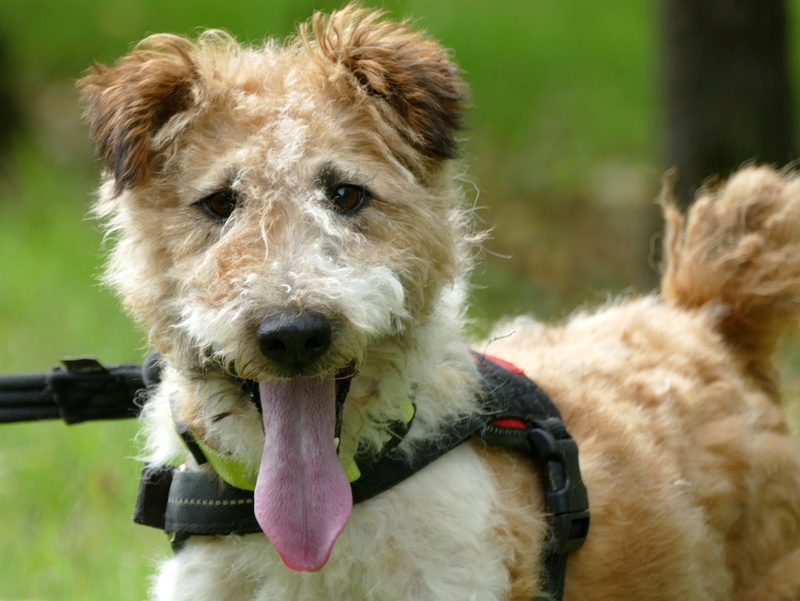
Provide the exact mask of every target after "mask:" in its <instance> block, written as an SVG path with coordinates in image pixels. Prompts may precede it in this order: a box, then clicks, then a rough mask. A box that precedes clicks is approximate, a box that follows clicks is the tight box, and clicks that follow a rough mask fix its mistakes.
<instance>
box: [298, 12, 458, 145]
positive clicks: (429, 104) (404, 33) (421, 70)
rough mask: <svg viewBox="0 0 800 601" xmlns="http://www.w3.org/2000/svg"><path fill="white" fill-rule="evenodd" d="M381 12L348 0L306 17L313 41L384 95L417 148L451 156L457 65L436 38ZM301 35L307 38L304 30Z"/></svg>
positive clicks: (368, 87)
mask: <svg viewBox="0 0 800 601" xmlns="http://www.w3.org/2000/svg"><path fill="white" fill-rule="evenodd" d="M382 16H383V14H382V13H381V12H380V11H371V10H367V9H362V8H358V7H355V6H353V5H350V6H348V7H346V8H345V9H343V10H341V11H337V12H334V13H332V14H331V15H330V17H328V16H327V15H324V14H322V13H317V14H315V15H314V17H313V18H312V21H311V27H312V30H313V34H314V40H315V41H316V44H315V47H316V49H318V51H319V52H321V53H322V54H323V56H324V57H325V58H326V59H328V60H330V61H333V62H334V63H337V64H340V65H343V66H344V67H345V68H346V69H347V70H348V71H349V72H350V73H352V75H354V76H355V79H356V81H357V82H358V84H359V85H361V86H363V87H364V88H365V89H366V90H367V91H368V93H369V94H371V95H373V96H376V97H378V98H380V99H382V100H383V101H385V102H386V103H387V104H388V106H389V107H390V109H391V112H392V113H393V119H392V120H393V121H394V125H395V126H396V127H397V128H398V129H399V130H400V131H401V133H402V134H403V135H404V136H405V137H406V138H407V139H408V140H409V141H410V142H411V143H412V144H413V145H414V146H415V147H416V148H417V149H418V150H420V151H421V152H423V153H424V154H425V155H427V156H429V157H431V158H437V159H451V158H454V157H455V156H456V141H455V133H456V131H458V129H460V127H461V119H462V117H463V114H464V110H465V104H466V99H467V86H466V84H465V83H464V81H463V80H462V79H461V76H460V71H459V68H458V67H457V66H456V65H455V64H454V63H453V62H452V61H451V60H450V58H449V56H448V52H447V51H446V50H445V49H444V48H443V47H442V46H441V45H439V44H438V43H437V42H435V41H433V40H431V39H429V38H428V37H426V36H425V35H423V34H421V33H419V32H416V31H414V30H412V29H411V28H410V27H409V26H408V25H407V24H406V23H396V22H392V21H382V20H381V17H382ZM301 37H303V38H305V41H306V42H308V38H309V36H308V35H307V34H306V33H305V32H302V33H301ZM310 45H311V44H309V46H310Z"/></svg>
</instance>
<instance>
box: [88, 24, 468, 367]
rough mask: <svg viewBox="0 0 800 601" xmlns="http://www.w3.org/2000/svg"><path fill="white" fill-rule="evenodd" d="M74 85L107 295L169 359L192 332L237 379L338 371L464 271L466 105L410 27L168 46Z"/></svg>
mask: <svg viewBox="0 0 800 601" xmlns="http://www.w3.org/2000/svg"><path fill="white" fill-rule="evenodd" d="M80 85H81V87H82V90H83V95H84V99H85V102H86V107H87V108H86V119H87V121H88V123H89V125H90V128H91V137H92V140H93V142H94V144H95V147H96V149H97V152H98V154H99V156H100V157H101V158H102V160H103V162H104V163H105V166H106V169H107V178H106V182H105V184H104V186H103V189H102V192H101V199H100V202H99V206H98V210H99V212H100V214H101V215H103V216H105V217H107V218H108V221H109V223H110V227H111V229H112V230H114V231H116V233H117V234H118V238H119V239H118V244H117V248H116V251H115V253H114V256H113V258H112V264H111V267H110V270H109V277H110V280H111V281H112V283H113V284H114V285H115V286H116V287H117V288H118V289H119V290H120V292H121V294H122V296H123V298H124V300H125V303H126V306H127V307H128V308H129V309H130V310H131V311H132V313H133V314H134V315H136V316H137V317H139V318H140V319H141V320H142V321H143V322H144V323H145V325H146V326H147V327H148V328H149V329H150V331H151V334H152V335H153V338H154V341H155V342H156V344H157V345H159V346H160V347H162V349H163V350H164V351H167V352H168V351H170V350H175V349H173V348H170V347H174V346H176V343H177V337H178V336H179V332H182V333H185V334H186V335H187V339H186V340H189V341H191V343H194V344H197V345H200V346H201V347H202V349H201V350H202V351H203V352H208V351H211V352H212V353H213V354H215V355H216V356H219V357H224V358H225V359H226V361H228V362H230V361H235V362H236V367H237V369H238V370H240V371H241V372H242V373H243V374H244V375H251V376H258V375H264V373H265V372H270V373H272V374H273V375H278V376H287V375H294V372H301V373H305V372H308V373H313V372H318V371H326V370H327V371H332V370H336V369H338V368H340V367H342V365H341V363H342V362H345V361H346V362H349V361H352V360H353V359H358V358H360V357H357V356H352V355H353V354H354V353H355V354H358V351H359V350H360V349H359V347H360V346H363V341H361V340H349V341H347V340H344V339H341V338H340V337H339V336H338V334H339V333H340V332H345V331H347V332H350V333H352V335H353V336H355V335H356V334H363V335H365V336H366V337H367V338H369V337H370V336H373V335H375V334H387V333H392V332H396V331H397V330H398V329H401V328H403V327H404V326H405V324H406V323H407V321H408V320H409V319H414V318H418V317H420V316H424V315H425V314H426V312H427V311H428V310H429V309H430V303H431V302H433V301H434V300H435V299H436V297H437V294H438V291H439V290H440V289H441V288H442V286H446V285H447V284H448V283H449V282H450V281H451V280H452V278H453V276H454V274H455V273H457V272H459V271H461V270H463V268H464V264H463V253H462V252H461V251H462V249H460V248H459V247H458V245H459V241H458V240H459V237H463V232H460V231H457V228H458V226H459V224H458V223H456V222H457V221H458V217H457V216H456V215H455V214H454V212H453V209H454V206H455V205H456V203H457V199H455V198H454V195H455V192H454V190H453V186H452V182H451V180H450V177H449V174H447V173H446V172H447V170H446V168H445V167H446V164H447V163H448V162H449V159H452V158H453V157H454V155H455V140H454V134H455V132H456V131H457V129H458V127H459V123H460V118H461V116H462V111H463V105H464V97H465V87H464V84H463V82H462V81H461V79H460V77H459V75H458V70H457V68H456V67H455V66H454V64H453V63H451V62H450V60H449V59H448V56H447V53H446V52H445V50H444V49H442V48H441V47H440V46H439V45H438V44H437V43H435V42H433V41H431V40H429V39H427V38H426V37H425V36H423V35H421V34H419V33H416V32H413V31H411V30H409V29H408V27H406V26H405V25H404V24H397V23H392V22H387V21H382V20H381V19H380V14H379V13H375V12H368V11H365V10H362V9H355V8H347V9H345V10H343V11H340V12H337V13H334V14H333V15H331V16H330V17H326V16H324V15H320V14H318V15H316V16H315V17H314V19H313V20H312V22H311V23H310V25H309V26H302V27H301V30H300V34H299V35H298V36H297V38H296V39H292V40H290V41H289V42H288V43H287V44H284V45H279V44H275V43H267V44H265V45H264V46H263V47H261V48H249V47H244V46H241V45H239V44H238V43H237V42H235V41H234V40H233V39H231V38H230V37H229V36H227V35H225V34H223V33H220V32H207V33H205V34H203V35H201V36H200V38H199V39H198V40H197V41H195V42H192V41H189V40H187V39H184V38H180V37H177V36H171V35H157V36H153V37H150V38H148V39H146V40H144V41H143V42H142V43H141V44H140V45H139V46H138V47H137V48H136V49H135V50H134V51H133V52H132V53H131V54H129V55H128V56H126V57H124V58H122V59H121V60H120V61H119V62H118V63H117V64H116V65H115V66H114V67H111V68H109V67H105V66H100V65H96V66H95V67H94V68H93V69H92V71H91V73H90V74H89V75H88V76H86V77H85V78H84V79H83V80H81V82H80ZM301 314H303V315H305V316H306V317H305V318H303V319H302V320H301V323H296V324H292V323H290V322H292V321H293V319H294V318H295V317H296V316H298V315H301ZM325 321H327V322H328V323H327V324H324V323H323V322H325ZM281 323H285V324H286V327H288V328H289V329H290V330H291V329H294V330H298V331H300V332H305V331H306V330H309V331H312V332H318V333H317V336H316V337H317V338H318V343H319V344H317V345H316V346H317V347H318V348H319V349H321V348H322V347H323V346H325V342H326V341H327V339H328V338H329V337H331V341H330V345H328V350H327V352H326V353H324V360H323V359H321V358H320V359H319V360H318V361H322V363H318V361H316V360H315V361H316V362H314V363H313V365H311V364H309V363H308V361H303V360H302V358H298V357H296V356H291V357H290V356H289V355H291V353H288V354H287V355H285V356H284V357H285V358H286V361H282V359H281V357H280V356H279V353H278V351H277V350H276V349H277V348H278V347H279V346H280V343H279V342H278V341H276V340H274V338H275V337H276V336H277V337H280V331H281V327H282V326H281ZM329 328H331V329H332V333H331V334H330V336H329V333H328V329H329ZM323 330H324V332H323ZM262 334H263V336H262ZM186 340H184V339H181V340H180V343H179V344H180V346H181V347H182V348H186V346H187V341H186ZM362 350H363V349H362ZM264 351H266V353H264ZM265 354H266V359H267V360H266V361H265V360H264V359H265V357H264V355H265ZM312 354H313V353H312ZM309 356H310V355H309ZM287 362H288V363H287Z"/></svg>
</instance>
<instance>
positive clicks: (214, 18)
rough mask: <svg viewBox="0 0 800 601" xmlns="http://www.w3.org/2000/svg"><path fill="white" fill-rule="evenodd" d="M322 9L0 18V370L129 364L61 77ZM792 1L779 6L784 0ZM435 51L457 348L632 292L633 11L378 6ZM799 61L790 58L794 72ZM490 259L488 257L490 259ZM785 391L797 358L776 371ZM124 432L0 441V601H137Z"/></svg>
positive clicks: (42, 7)
mask: <svg viewBox="0 0 800 601" xmlns="http://www.w3.org/2000/svg"><path fill="white" fill-rule="evenodd" d="M339 4H340V3H339V2H330V1H324V2H323V1H313V0H305V1H302V0H294V1H292V2H289V1H288V0H286V1H276V0H270V1H269V2H258V3H220V2H218V1H217V0H193V1H192V2H188V0H180V1H176V2H171V3H164V2H157V1H156V0H142V1H141V2H137V3H113V2H111V3H109V2H105V1H101V0H75V1H73V2H55V1H53V0H30V1H28V2H4V3H0V33H2V34H3V35H5V36H6V38H7V42H8V44H9V47H10V49H11V52H12V57H13V59H14V67H15V68H14V70H13V72H12V73H11V77H14V78H15V81H16V85H15V89H18V90H19V98H20V101H21V103H22V106H23V108H24V109H25V111H26V117H27V120H28V122H29V123H30V124H31V128H30V129H29V131H28V132H27V135H26V136H25V137H24V139H21V140H19V141H18V142H17V143H16V145H15V146H14V147H13V148H12V150H11V152H10V154H9V155H8V156H5V157H3V159H2V162H0V257H1V258H0V373H3V372H5V373H14V372H23V371H39V370H46V369H48V368H50V367H51V366H52V365H54V364H55V363H57V361H58V359H59V358H60V357H61V356H65V355H75V354H95V355H97V356H98V357H99V358H100V359H101V360H103V361H105V362H109V363H117V362H123V361H138V360H139V359H140V357H141V355H142V353H143V350H144V349H143V343H142V339H141V336H140V335H139V334H138V333H137V332H136V331H135V328H134V327H133V326H132V324H131V323H130V321H129V320H128V318H126V317H125V316H124V315H123V313H122V311H121V310H120V309H119V306H118V302H117V300H116V299H115V298H114V296H113V295H112V294H111V293H110V292H109V291H108V290H106V289H104V288H102V287H101V286H100V285H99V284H98V283H97V276H98V274H99V273H100V271H101V266H102V263H103V254H104V253H103V250H102V246H103V244H102V236H101V234H100V232H99V231H98V228H97V225H96V223H94V222H93V221H91V220H89V219H86V213H87V209H88V206H89V203H90V200H91V197H92V194H93V189H94V187H95V183H96V177H97V176H96V166H95V165H93V163H92V161H91V159H90V156H89V150H88V145H87V143H86V141H85V132H84V130H83V127H82V126H81V125H80V124H79V119H78V114H79V110H78V107H77V98H76V96H75V94H74V92H73V91H72V81H73V80H74V79H75V78H76V77H78V76H79V75H80V73H81V72H82V71H83V69H84V68H85V67H86V66H87V65H88V64H89V63H90V62H91V61H92V60H95V59H97V60H101V61H105V62H109V61H113V60H114V59H115V58H117V57H118V56H120V55H121V54H123V53H124V52H125V51H126V50H127V49H128V48H129V47H130V44H131V43H132V42H134V41H135V40H138V39H140V38H141V37H143V36H144V35H146V34H148V33H152V32H158V31H173V32H178V33H186V32H191V31H193V30H194V29H195V28H197V27H221V28H225V29H228V30H230V31H232V32H233V33H235V34H237V35H238V36H240V37H242V38H244V39H250V40H258V39H260V38H262V37H264V36H265V35H270V34H277V35H279V36H283V35H284V34H286V33H288V32H289V31H290V30H291V29H292V28H293V25H294V23H295V22H297V21H299V20H303V19H305V18H306V17H307V16H308V14H309V13H310V11H311V9H312V8H331V7H333V6H338V5H339ZM791 4H792V6H796V5H798V4H800V0H793V2H792V3H791ZM381 5H382V6H385V7H386V8H388V9H389V10H391V11H392V12H393V13H394V14H395V15H401V16H406V15H409V16H414V17H416V18H417V21H418V22H419V24H420V25H421V26H422V27H424V28H426V29H428V30H429V31H430V32H431V33H432V34H433V35H435V36H436V37H438V38H441V39H442V40H443V41H444V43H445V44H447V45H448V46H450V47H452V48H453V49H454V54H455V57H456V59H457V60H458V61H459V62H460V64H461V65H462V66H463V68H464V71H465V77H466V78H467V79H468V80H469V81H470V83H471V84H472V86H473V101H474V104H475V109H474V111H473V112H472V115H471V117H470V120H469V129H468V130H467V131H466V132H465V133H464V137H465V142H464V148H465V156H466V158H467V160H468V162H469V163H470V164H471V168H470V177H471V178H472V179H473V180H474V181H475V182H476V183H477V185H478V187H479V188H480V190H481V193H480V196H479V197H478V198H476V199H475V202H476V204H477V205H478V206H481V207H484V206H485V207H490V208H487V209H481V210H479V211H478V214H479V215H480V216H481V218H482V219H484V220H485V221H486V222H487V225H491V226H496V227H495V230H494V241H493V242H491V243H490V244H489V245H488V250H489V252H487V255H486V262H485V263H484V264H483V265H482V266H481V267H480V268H479V269H478V271H477V273H476V284H477V285H476V288H475V290H474V292H473V298H474V300H475V308H474V309H473V310H472V312H471V317H472V319H473V320H474V321H475V322H476V326H475V330H476V331H477V332H480V331H485V328H486V324H487V323H489V322H491V321H493V320H494V319H495V318H497V317H498V316H500V315H503V314H506V313H515V312H534V313H536V314H538V315H540V316H546V317H560V316H564V315H566V314H568V313H569V311H570V310H572V308H573V307H574V306H576V305H578V304H581V303H583V302H586V301H589V302H597V301H600V300H602V299H604V298H605V295H606V291H607V290H610V291H611V292H612V293H618V292H619V291H621V290H623V289H626V288H628V287H629V286H633V287H634V288H638V289H644V288H647V287H648V285H650V283H651V282H652V275H651V272H650V271H649V268H648V266H647V261H646V254H647V247H648V241H647V236H648V235H649V234H648V232H650V231H651V229H652V225H651V224H652V223H653V220H654V217H653V213H654V207H653V204H652V198H653V197H654V196H655V194H656V192H657V188H658V184H659V172H660V169H661V166H660V165H659V162H658V156H659V144H660V141H659V117H658V114H659V107H658V100H657V77H656V67H657V61H656V52H657V48H656V41H655V22H654V19H655V14H654V9H653V6H652V3H645V2H642V3H635V2H633V3H632V2H620V1H619V0H617V1H613V0H612V1H610V2H603V3H598V2H595V1H593V0H573V1H572V2H551V1H549V0H501V1H500V2H486V1H485V0H437V2H429V1H425V2H423V1H422V0H407V1H400V0H385V1H384V2H383V3H382V4H381ZM798 62H800V61H798ZM492 253H497V254H500V255H507V256H509V257H510V258H499V257H497V256H495V255H494V254H492ZM786 356H787V366H788V370H789V372H790V377H791V378H793V379H792V380H791V381H792V382H794V383H795V384H796V383H797V382H798V379H797V377H796V375H794V374H797V373H798V372H800V368H798V367H797V366H798V365H799V364H800V357H799V356H798V354H797V352H796V348H795V349H794V350H793V351H790V352H788V353H787V354H786ZM134 433H135V424H133V423H126V422H112V423H100V424H85V425H79V426H73V427H67V426H64V425H63V424H60V423H47V424H45V423H36V424H23V425H7V426H0V435H2V439H0V440H2V442H0V476H1V477H2V479H1V480H0V482H2V486H0V507H2V510H1V511H2V513H1V514H0V540H2V544H1V545H0V599H4V600H22V599H29V600H32V599H36V600H40V601H65V600H70V599H75V600H78V599H79V600H81V601H93V600H103V601H106V600H108V599H116V600H120V601H128V600H134V599H142V598H143V597H144V595H145V591H146V588H147V579H148V576H149V574H150V573H151V568H152V557H153V556H154V555H155V554H166V553H167V551H168V546H167V544H166V541H165V537H164V535H163V534H162V533H159V532H157V531H154V530H149V529H146V528H143V527H140V526H134V525H133V524H132V523H131V521H130V514H131V511H132V507H133V502H134V499H135V491H136V485H137V479H138V470H139V466H138V464H137V462H136V461H135V460H134V459H133V457H134V456H135V455H136V454H137V450H136V446H135V444H134V443H133V442H132V439H133V436H134Z"/></svg>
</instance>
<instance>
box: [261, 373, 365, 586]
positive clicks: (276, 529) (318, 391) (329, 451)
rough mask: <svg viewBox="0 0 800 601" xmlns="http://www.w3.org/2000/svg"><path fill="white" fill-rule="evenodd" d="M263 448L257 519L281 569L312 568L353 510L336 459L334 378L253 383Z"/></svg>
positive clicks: (316, 567)
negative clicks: (282, 565) (258, 394)
mask: <svg viewBox="0 0 800 601" xmlns="http://www.w3.org/2000/svg"><path fill="white" fill-rule="evenodd" d="M259 391H260V392H261V406H262V408H263V412H264V433H265V435H266V440H265V441H264V451H263V453H262V454H261V465H260V467H259V470H258V480H257V481H256V490H255V512H256V519H257V520H258V523H259V524H260V525H261V528H262V530H264V533H265V534H266V535H267V536H268V537H269V539H270V540H271V541H272V544H273V545H275V547H276V548H277V549H278V553H279V554H280V556H281V559H282V560H283V563H285V564H286V566H287V567H289V568H291V569H292V570H295V571H297V572H300V571H309V572H314V571H316V570H319V569H320V568H321V567H322V566H324V565H325V563H326V562H327V561H328V557H329V556H330V554H331V549H332V548H333V543H334V542H335V541H336V539H337V537H338V536H339V534H340V533H341V532H342V529H343V528H344V525H345V524H346V523H347V520H348V519H350V513H351V511H352V510H353V495H352V492H351V490H350V483H349V482H348V481H347V476H346V475H345V473H344V470H343V469H342V467H341V466H340V465H339V460H338V458H337V457H336V450H335V448H334V442H333V438H334V435H335V428H336V398H335V395H336V388H335V384H334V380H333V377H332V376H330V377H327V378H293V379H291V380H287V381H285V382H259Z"/></svg>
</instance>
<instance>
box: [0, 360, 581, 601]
mask: <svg viewBox="0 0 800 601" xmlns="http://www.w3.org/2000/svg"><path fill="white" fill-rule="evenodd" d="M475 360H476V362H477V364H478V366H479V373H480V375H481V380H482V390H483V393H482V397H481V403H482V406H483V411H482V412H481V413H480V414H479V415H473V416H469V417H465V418H463V419H460V420H456V421H455V422H454V423H453V424H451V425H450V426H449V427H448V429H447V430H446V431H445V432H444V433H443V434H442V435H440V436H438V437H437V438H436V439H435V440H431V441H430V442H423V443H420V444H419V445H418V446H417V447H416V450H415V453H414V454H413V456H412V458H411V460H408V459H407V457H406V455H404V454H403V453H401V452H400V451H398V450H397V449H391V450H390V451H389V452H387V453H385V454H383V455H382V456H381V457H380V458H379V459H377V461H375V462H373V463H371V464H370V465H368V466H365V469H362V472H363V474H362V476H361V477H360V478H359V479H358V480H356V481H355V482H352V483H351V487H352V491H353V502H354V503H360V502H363V501H366V500H368V499H370V498H372V497H374V496H376V495H378V494H380V493H382V492H384V491H386V490H388V489H390V488H391V487H393V486H394V485H396V484H398V483H400V482H402V481H403V480H405V479H406V478H408V477H409V476H411V475H413V474H414V473H416V472H417V471H419V470H421V469H422V468H424V467H425V466H427V465H428V464H430V463H432V462H433V461H435V460H436V459H438V458H439V457H441V456H442V455H444V454H445V453H447V452H448V451H450V450H452V449H454V448H455V447H457V446H458V445H460V444H462V443H464V442H466V441H467V440H470V439H473V438H476V439H479V440H482V441H483V442H485V443H486V444H487V445H490V446H498V447H503V448H509V449H513V450H516V451H519V452H521V453H524V454H526V455H528V456H529V457H531V459H532V460H533V462H534V464H535V465H536V467H537V470H538V472H539V473H540V474H541V483H542V490H543V493H544V510H545V512H546V514H547V516H548V523H549V534H548V539H547V541H546V545H545V548H544V550H543V557H542V562H543V567H544V570H543V574H544V582H543V585H542V592H541V594H540V595H539V596H537V597H536V598H535V601H538V600H545V599H547V600H551V601H552V600H559V599H562V598H563V594H564V580H565V575H566V567H567V557H568V554H569V553H570V552H572V551H574V550H576V549H578V548H580V547H581V545H582V544H583V542H584V540H585V539H586V536H587V534H588V531H589V502H588V496H587V493H586V488H585V486H584V484H583V481H582V479H581V474H580V469H579V464H578V447H577V444H576V442H575V440H574V439H573V438H572V436H570V434H569V432H568V431H567V429H566V427H565V426H564V423H563V421H562V419H561V415H560V414H559V412H558V409H557V408H556V407H555V405H554V404H553V402H552V401H551V400H550V398H549V397H548V396H547V395H546V394H545V393H544V392H543V391H542V389H541V388H539V386H537V385H536V383H534V382H533V381H531V380H529V379H528V378H527V377H525V376H524V375H523V374H522V373H521V372H520V371H519V370H516V369H515V368H514V367H513V366H511V365H508V364H504V363H503V362H502V361H499V360H496V359H494V360H493V359H489V358H487V357H485V356H483V355H475ZM64 363H65V369H61V368H56V369H54V370H52V371H51V372H48V373H47V374H23V375H17V376H5V377H3V378H0V423H2V422H14V421H30V420H35V419H50V418H58V417H61V418H63V419H64V420H65V421H66V422H67V423H78V422H81V421H86V420H96V419H114V418H121V417H133V416H135V415H138V414H139V412H140V410H141V404H140V403H139V401H138V400H137V399H138V392H137V391H139V392H140V391H141V390H142V389H143V388H145V387H146V385H147V384H150V383H152V382H153V381H154V380H155V379H157V370H155V369H154V365H155V363H154V362H153V361H152V360H151V361H150V362H148V364H147V365H145V368H144V376H143V375H142V374H143V370H142V369H141V368H139V367H136V366H131V365H120V366H112V367H103V366H102V365H101V364H100V363H98V362H97V361H96V360H94V359H79V360H66V361H64ZM197 452H198V453H200V454H202V452H201V451H199V450H198V451H197ZM195 457H198V455H195ZM200 459H201V462H202V457H200ZM253 503H254V493H253V492H252V491H247V490H242V489H239V488H235V487H234V486H231V485H230V484H228V483H226V482H224V481H223V480H222V479H221V478H219V476H217V475H216V474H214V473H211V472H193V471H185V470H183V469H182V468H176V467H174V466H153V465H147V466H145V469H144V472H143V474H142V479H141V484H140V487H139V494H138V497H137V500H136V508H135V511H134V521H135V522H136V523H139V524H144V525H147V526H152V527H155V528H159V529H161V530H164V531H165V532H167V533H169V534H170V535H171V541H172V545H173V549H174V550H175V551H176V552H178V551H180V549H181V548H182V547H183V545H184V544H185V542H186V541H187V539H189V538H190V537H191V536H197V535H244V534H253V533H258V532H261V528H260V527H259V525H258V522H257V521H256V518H255V513H254V508H253V507H254V506H253Z"/></svg>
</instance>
